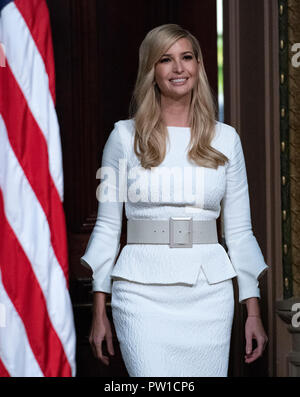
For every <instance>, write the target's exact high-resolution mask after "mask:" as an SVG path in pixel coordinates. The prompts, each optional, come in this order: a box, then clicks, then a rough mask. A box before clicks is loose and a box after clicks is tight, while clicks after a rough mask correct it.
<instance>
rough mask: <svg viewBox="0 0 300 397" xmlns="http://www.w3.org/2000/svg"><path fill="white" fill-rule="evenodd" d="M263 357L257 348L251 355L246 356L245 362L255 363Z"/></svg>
mask: <svg viewBox="0 0 300 397" xmlns="http://www.w3.org/2000/svg"><path fill="white" fill-rule="evenodd" d="M260 356H261V352H260V349H259V348H258V347H257V348H256V349H254V350H253V351H252V352H251V354H248V355H245V361H246V362H247V363H251V362H253V361H255V360H256V359H258V357H260Z"/></svg>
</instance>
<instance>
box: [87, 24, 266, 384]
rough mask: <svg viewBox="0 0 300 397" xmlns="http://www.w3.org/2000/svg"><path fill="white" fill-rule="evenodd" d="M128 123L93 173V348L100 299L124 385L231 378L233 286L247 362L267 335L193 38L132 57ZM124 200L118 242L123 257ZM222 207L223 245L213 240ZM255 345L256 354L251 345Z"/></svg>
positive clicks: (231, 144) (250, 246) (242, 192)
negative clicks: (127, 379) (134, 69)
mask: <svg viewBox="0 0 300 397" xmlns="http://www.w3.org/2000/svg"><path fill="white" fill-rule="evenodd" d="M130 105H131V106H130V118H129V119H128V120H120V121H118V122H116V123H115V126H114V129H113V130H112V132H111V133H110V135H109V137H108V140H107V142H106V145H105V148H104V152H103V156H102V167H101V178H103V181H102V182H101V184H100V189H99V192H98V193H99V195H98V199H99V206H98V218H97V222H96V225H95V227H94V230H93V232H92V234H91V236H90V240H89V243H88V246H87V249H86V252H85V254H84V256H83V257H82V258H81V263H82V264H84V265H85V266H89V267H91V268H92V270H93V292H94V294H93V295H94V306H93V308H94V310H93V322H92V327H91V333H90V338H89V340H90V344H91V346H92V349H93V351H94V354H95V356H96V357H98V358H99V359H100V360H101V361H102V362H103V363H105V364H106V365H108V364H109V357H108V356H105V355H104V354H103V350H102V347H103V345H102V344H103V342H105V343H106V345H107V350H108V353H109V355H113V354H114V347H113V344H112V332H111V324H110V323H109V321H108V318H107V315H106V311H105V299H106V295H107V294H111V308H112V315H113V322H114V326H115V329H116V333H117V337H118V341H119V344H120V349H121V353H122V356H123V359H124V363H125V365H126V368H127V371H128V374H129V376H132V377H134V376H138V377H141V376H158V377H159V376H161V377H163V376H167V377H173V376H174V377H180V376H182V377H183V376H184V377H210V376H222V377H225V376H228V374H227V372H228V359H229V348H230V339H231V329H232V321H233V315H234V294H233V285H232V278H233V277H237V280H238V286H239V302H240V303H243V304H246V306H247V312H248V318H247V321H246V324H245V337H246V346H245V362H246V363H251V362H253V361H254V360H256V359H257V358H258V357H260V356H261V355H262V353H263V350H264V348H265V345H266V343H267V340H268V338H267V336H266V333H265V331H264V328H263V324H262V321H261V317H260V310H259V299H260V290H259V287H258V283H259V282H258V279H259V278H260V277H261V275H262V274H263V273H265V271H266V270H267V268H268V266H267V265H266V263H265V261H264V258H263V255H262V252H261V250H260V247H259V246H258V243H257V240H256V238H255V236H254V235H253V232H252V225H251V219H250V204H249V195H248V184H247V175H246V169H245V161H244V156H243V150H242V146H241V141H240V138H239V135H238V133H237V132H236V130H235V129H234V128H233V127H231V126H229V125H226V124H224V123H221V122H218V121H216V111H215V105H214V101H213V98H212V94H211V91H210V87H209V83H208V80H207V76H206V73H205V69H204V64H203V58H202V54H201V49H200V46H199V43H198V41H197V39H196V38H195V37H194V36H193V35H192V34H191V33H189V32H188V31H187V30H185V29H183V28H182V27H180V26H178V25H175V24H167V25H162V26H159V27H157V28H155V29H153V30H151V31H150V32H149V33H148V34H147V35H146V37H145V39H144V40H143V42H142V44H141V46H140V51H139V70H138V76H137V80H136V85H135V89H134V93H133V98H132V101H131V104H130ZM123 202H125V210H126V216H127V244H126V246H125V247H124V248H123V249H122V251H121V253H120V256H119V258H118V260H117V263H115V259H116V257H117V255H118V253H119V248H120V234H121V226H122V213H123V212H122V211H123ZM221 206H222V209H223V215H224V234H225V238H226V244H227V247H228V254H229V256H228V255H227V253H226V251H225V249H224V248H223V246H222V245H220V244H219V242H218V237H217V229H216V219H217V218H218V217H219V215H220V211H221ZM253 339H256V341H257V348H255V349H253V346H252V340H253Z"/></svg>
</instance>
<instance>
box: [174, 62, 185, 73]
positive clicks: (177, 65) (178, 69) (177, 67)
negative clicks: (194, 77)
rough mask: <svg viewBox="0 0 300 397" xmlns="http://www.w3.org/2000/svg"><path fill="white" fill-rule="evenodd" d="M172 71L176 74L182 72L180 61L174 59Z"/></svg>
mask: <svg viewBox="0 0 300 397" xmlns="http://www.w3.org/2000/svg"><path fill="white" fill-rule="evenodd" d="M173 71H174V72H176V73H181V72H183V66H182V63H181V60H180V59H174V63H173Z"/></svg>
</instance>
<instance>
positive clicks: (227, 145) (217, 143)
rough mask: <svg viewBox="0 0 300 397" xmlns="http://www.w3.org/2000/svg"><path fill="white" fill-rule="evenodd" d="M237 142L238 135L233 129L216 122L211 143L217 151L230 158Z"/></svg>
mask: <svg viewBox="0 0 300 397" xmlns="http://www.w3.org/2000/svg"><path fill="white" fill-rule="evenodd" d="M237 141H239V134H238V133H237V131H236V129H235V128H234V127H232V126H231V125H229V124H225V123H222V122H221V121H216V130H215V136H214V139H213V142H212V143H213V146H214V147H215V148H216V149H217V150H219V151H221V152H222V153H224V154H225V155H226V156H227V157H230V156H231V154H232V152H233V149H234V147H235V146H236V143H237Z"/></svg>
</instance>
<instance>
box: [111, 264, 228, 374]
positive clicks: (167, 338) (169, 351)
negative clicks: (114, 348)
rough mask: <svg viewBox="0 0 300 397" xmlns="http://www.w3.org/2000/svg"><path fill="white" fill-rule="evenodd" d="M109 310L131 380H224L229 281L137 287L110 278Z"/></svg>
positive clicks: (200, 275)
mask: <svg viewBox="0 0 300 397" xmlns="http://www.w3.org/2000/svg"><path fill="white" fill-rule="evenodd" d="M111 308H112V317H113V323H114V326H115V330H116V334H117V338H118V341H119V345H120V350H121V354H122V358H123V360H124V364H125V366H126V369H127V372H128V374H129V376H131V377H227V376H228V375H227V372H228V361H229V350H230V340H231V330H232V322H233V315H234V291H233V283H232V279H228V280H225V281H222V282H219V283H216V284H208V282H207V280H206V278H205V275H204V273H203V271H202V270H201V269H200V272H199V276H198V279H197V282H196V284H194V285H192V286H191V285H188V284H184V283H176V284H143V283H139V282H135V281H134V282H133V281H129V280H126V279H121V278H118V277H116V278H115V279H113V285H112V295H111Z"/></svg>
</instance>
